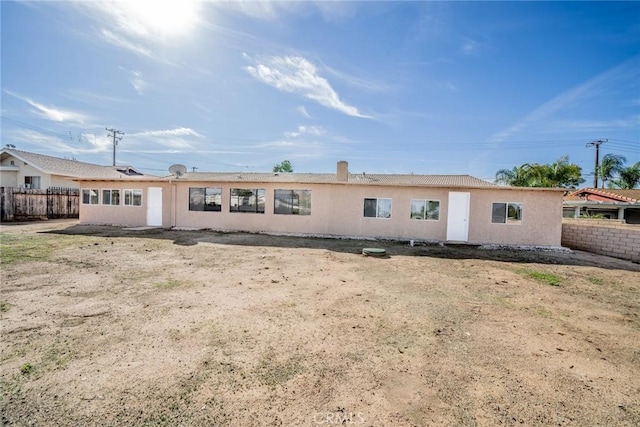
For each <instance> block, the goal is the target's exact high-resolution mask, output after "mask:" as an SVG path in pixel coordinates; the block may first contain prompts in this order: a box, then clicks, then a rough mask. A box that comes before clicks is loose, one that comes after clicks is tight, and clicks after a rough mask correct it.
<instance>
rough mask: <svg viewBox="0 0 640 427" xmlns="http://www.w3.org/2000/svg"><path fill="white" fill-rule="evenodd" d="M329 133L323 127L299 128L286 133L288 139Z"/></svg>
mask: <svg viewBox="0 0 640 427" xmlns="http://www.w3.org/2000/svg"><path fill="white" fill-rule="evenodd" d="M325 133H327V132H326V131H325V130H324V128H323V127H322V126H302V125H301V126H298V129H296V130H295V131H289V132H285V133H284V136H286V137H287V138H298V137H300V136H303V135H311V136H320V135H324V134H325Z"/></svg>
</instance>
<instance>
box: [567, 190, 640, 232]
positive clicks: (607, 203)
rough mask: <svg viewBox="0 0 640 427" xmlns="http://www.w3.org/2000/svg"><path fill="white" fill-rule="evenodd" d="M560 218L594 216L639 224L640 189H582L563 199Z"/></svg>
mask: <svg viewBox="0 0 640 427" xmlns="http://www.w3.org/2000/svg"><path fill="white" fill-rule="evenodd" d="M562 205H563V206H562V216H563V217H565V218H579V217H581V216H596V217H602V218H605V219H624V220H625V222H626V223H628V224H640V189H636V190H620V189H614V188H583V189H580V190H577V191H573V192H571V193H569V194H567V195H566V196H565V197H564V201H563V204H562Z"/></svg>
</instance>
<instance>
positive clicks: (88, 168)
mask: <svg viewBox="0 0 640 427" xmlns="http://www.w3.org/2000/svg"><path fill="white" fill-rule="evenodd" d="M7 155H11V156H13V157H15V158H16V159H18V160H21V161H23V162H25V163H27V164H28V165H30V166H32V167H34V168H36V169H38V170H39V171H41V172H43V173H47V174H50V175H60V176H65V177H70V178H105V179H108V178H123V177H127V178H135V177H141V176H144V175H143V174H141V173H140V172H138V171H136V170H135V169H133V168H132V167H130V166H102V165H96V164H93V163H85V162H79V161H77V160H69V159H61V158H59V157H53V156H46V155H44V154H37V153H31V152H28V151H22V150H16V149H13V148H3V149H2V150H0V156H2V157H5V156H7Z"/></svg>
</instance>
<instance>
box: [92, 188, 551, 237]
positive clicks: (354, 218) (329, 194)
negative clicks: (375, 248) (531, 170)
mask: <svg viewBox="0 0 640 427" xmlns="http://www.w3.org/2000/svg"><path fill="white" fill-rule="evenodd" d="M80 187H81V188H93V189H97V190H99V191H100V193H101V190H102V189H109V188H111V189H120V190H121V191H123V190H125V189H141V190H143V203H142V206H124V205H122V204H121V205H119V206H111V205H104V204H102V199H100V204H98V205H86V204H82V205H81V207H80V222H81V223H84V224H114V225H126V226H143V225H146V224H147V222H146V221H147V192H148V191H147V190H148V188H149V187H162V188H163V193H162V194H163V196H162V197H163V202H162V225H163V226H164V227H178V228H196V229H213V230H220V231H248V232H268V233H289V234H305V235H332V236H353V237H373V238H390V239H407V240H409V239H413V240H418V241H445V240H446V239H447V216H448V202H449V193H450V191H456V192H468V193H470V206H469V221H468V224H469V233H468V235H469V238H468V241H469V242H470V243H479V244H485V243H493V244H505V245H540V246H560V244H561V242H560V239H561V232H562V193H561V192H557V191H555V192H553V191H531V190H513V189H477V188H473V189H464V188H456V189H455V190H450V189H448V188H436V187H424V186H422V187H421V186H391V185H357V184H356V185H354V184H301V183H285V184H283V183H264V182H262V183H261V182H251V181H246V182H237V183H235V182H233V183H230V182H208V181H207V182H198V181H182V182H181V181H179V180H173V181H172V182H169V181H160V182H144V181H143V182H120V181H112V182H102V181H96V182H91V181H87V182H83V183H81V186H80ZM202 187H212V188H220V189H221V203H222V205H221V211H219V212H218V211H216V212H213V211H191V210H189V188H202ZM232 188H243V189H263V190H265V212H264V213H240V212H230V202H231V194H230V193H231V189H232ZM279 189H282V190H310V191H311V214H310V215H282V214H275V213H274V199H275V197H274V190H279ZM121 197H123V193H121ZM365 198H375V199H391V216H390V218H371V217H365V216H364V200H365ZM412 199H419V200H432V201H438V202H439V204H440V210H439V219H438V220H416V219H411V200H412ZM495 202H499V203H519V204H521V206H522V220H521V221H520V223H519V224H494V223H492V219H491V216H492V203H495Z"/></svg>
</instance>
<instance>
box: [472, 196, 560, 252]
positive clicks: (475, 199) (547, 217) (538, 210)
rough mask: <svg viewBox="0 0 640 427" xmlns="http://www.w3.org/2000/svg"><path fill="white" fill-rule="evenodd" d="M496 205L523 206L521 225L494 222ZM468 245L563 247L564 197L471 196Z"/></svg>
mask: <svg viewBox="0 0 640 427" xmlns="http://www.w3.org/2000/svg"><path fill="white" fill-rule="evenodd" d="M493 203H520V204H522V221H521V222H520V223H519V224H494V223H492V222H491V208H492V204H493ZM470 211H471V212H470V222H469V242H471V243H486V242H491V243H495V244H510V245H531V244H532V243H531V242H536V243H535V245H540V246H560V245H561V236H562V193H561V192H547V191H531V190H522V191H520V190H498V189H495V190H494V189H491V190H484V189H481V190H479V189H476V190H472V192H471V209H470Z"/></svg>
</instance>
